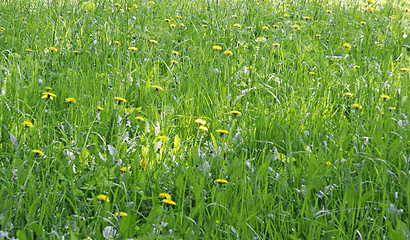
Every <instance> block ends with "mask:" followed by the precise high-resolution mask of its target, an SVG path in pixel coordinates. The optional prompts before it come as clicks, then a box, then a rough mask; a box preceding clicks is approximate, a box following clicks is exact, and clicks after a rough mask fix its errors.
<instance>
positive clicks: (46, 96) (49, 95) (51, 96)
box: [41, 92, 57, 100]
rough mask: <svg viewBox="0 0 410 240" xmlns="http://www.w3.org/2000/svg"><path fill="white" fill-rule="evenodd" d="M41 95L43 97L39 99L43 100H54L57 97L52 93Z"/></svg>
mask: <svg viewBox="0 0 410 240" xmlns="http://www.w3.org/2000/svg"><path fill="white" fill-rule="evenodd" d="M42 94H43V96H42V97H41V98H43V99H51V100H54V98H55V97H57V95H55V94H54V93H51V92H43V93H42Z"/></svg>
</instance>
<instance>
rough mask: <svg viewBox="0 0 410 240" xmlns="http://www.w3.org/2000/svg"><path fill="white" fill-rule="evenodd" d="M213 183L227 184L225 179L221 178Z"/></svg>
mask: <svg viewBox="0 0 410 240" xmlns="http://www.w3.org/2000/svg"><path fill="white" fill-rule="evenodd" d="M215 182H217V183H228V181H227V180H226V179H223V178H218V179H216V180H215Z"/></svg>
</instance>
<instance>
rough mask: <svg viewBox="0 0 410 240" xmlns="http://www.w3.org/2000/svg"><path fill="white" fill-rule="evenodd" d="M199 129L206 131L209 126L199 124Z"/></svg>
mask: <svg viewBox="0 0 410 240" xmlns="http://www.w3.org/2000/svg"><path fill="white" fill-rule="evenodd" d="M199 129H200V130H202V131H204V132H208V128H207V127H205V126H203V125H201V126H199Z"/></svg>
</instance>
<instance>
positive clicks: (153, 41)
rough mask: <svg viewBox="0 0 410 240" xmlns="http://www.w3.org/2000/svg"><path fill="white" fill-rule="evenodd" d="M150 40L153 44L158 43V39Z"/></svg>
mask: <svg viewBox="0 0 410 240" xmlns="http://www.w3.org/2000/svg"><path fill="white" fill-rule="evenodd" d="M149 42H150V43H152V44H157V43H158V41H156V40H149Z"/></svg>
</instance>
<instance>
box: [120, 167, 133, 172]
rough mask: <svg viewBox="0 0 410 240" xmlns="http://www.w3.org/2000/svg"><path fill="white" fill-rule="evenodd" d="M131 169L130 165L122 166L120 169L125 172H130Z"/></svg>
mask: <svg viewBox="0 0 410 240" xmlns="http://www.w3.org/2000/svg"><path fill="white" fill-rule="evenodd" d="M130 169H131V168H130V167H122V168H120V170H121V171H123V172H129V171H130Z"/></svg>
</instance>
